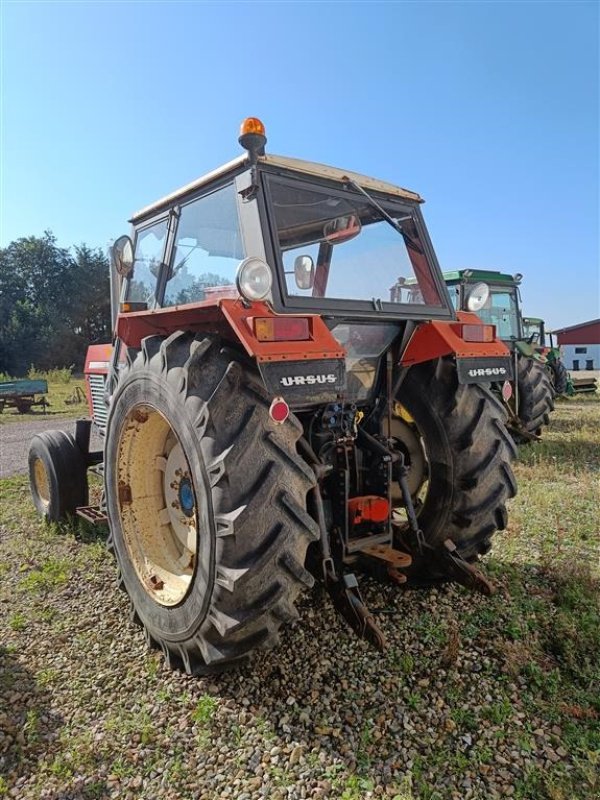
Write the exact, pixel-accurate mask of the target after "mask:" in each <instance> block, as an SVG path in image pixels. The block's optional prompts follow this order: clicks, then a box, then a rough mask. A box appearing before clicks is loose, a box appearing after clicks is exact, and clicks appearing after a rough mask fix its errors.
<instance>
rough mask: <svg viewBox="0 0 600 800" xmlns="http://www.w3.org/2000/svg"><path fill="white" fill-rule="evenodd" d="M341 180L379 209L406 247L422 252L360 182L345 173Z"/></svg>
mask: <svg viewBox="0 0 600 800" xmlns="http://www.w3.org/2000/svg"><path fill="white" fill-rule="evenodd" d="M342 180H343V181H344V183H345V184H347V185H348V186H351V187H352V188H353V189H356V191H357V192H360V194H362V195H363V197H366V198H367V200H368V201H369V203H370V204H371V205H372V206H373V208H375V209H377V211H379V213H380V214H381V216H382V217H383V218H384V220H385V221H386V222H389V224H390V225H391V226H392V228H394V230H396V231H398V233H399V234H400V236H402V238H403V239H404V242H405V243H406V246H407V247H412V249H413V250H416V251H417V252H418V253H422V252H423V250H422V249H421V247H420V245H419V244H418V243H417V242H415V240H414V239H413V238H412V236H410V235H409V234H408V233H407V232H406V231H405V230H404V228H403V227H402V225H400V223H399V222H398V220H397V219H394V217H392V215H391V214H388V212H387V211H386V210H385V208H383V207H382V206H380V205H379V203H378V202H377V200H375V198H374V197H371V195H370V194H369V193H368V192H367V190H366V189H363V187H362V186H361V185H360V183H357V182H356V181H353V180H352V179H351V178H349V177H348V176H347V175H344V177H343V178H342ZM402 219H410V220H412V217H411V216H410V215H409V216H406V217H402Z"/></svg>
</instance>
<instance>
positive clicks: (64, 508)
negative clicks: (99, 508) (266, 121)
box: [29, 431, 88, 522]
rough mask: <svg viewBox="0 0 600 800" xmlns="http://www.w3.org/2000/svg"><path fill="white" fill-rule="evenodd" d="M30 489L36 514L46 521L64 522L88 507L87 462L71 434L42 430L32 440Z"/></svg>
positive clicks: (30, 448)
mask: <svg viewBox="0 0 600 800" xmlns="http://www.w3.org/2000/svg"><path fill="white" fill-rule="evenodd" d="M29 486H30V489H31V496H32V498H33V503H34V505H35V507H36V509H37V511H38V513H39V514H41V516H43V517H44V519H46V520H47V521H48V522H63V521H65V520H66V519H67V517H72V516H74V515H75V512H76V510H77V508H78V507H79V506H86V505H87V504H88V482H87V465H86V460H85V457H84V455H83V453H82V452H81V450H80V448H79V446H78V444H77V442H76V441H75V439H74V437H73V436H71V434H69V433H65V432H64V431H44V432H43V433H39V434H37V435H36V436H34V437H33V439H32V440H31V445H30V446H29Z"/></svg>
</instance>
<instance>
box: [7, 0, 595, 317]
mask: <svg viewBox="0 0 600 800" xmlns="http://www.w3.org/2000/svg"><path fill="white" fill-rule="evenodd" d="M599 7H600V6H599V4H598V3H596V2H577V0H569V2H544V0H537V1H536V2H514V1H513V2H510V1H509V0H502V2H452V0H443V2H377V0H368V1H367V2H253V1H252V0H246V2H227V0H221V1H220V2H216V3H213V2H176V1H175V0H172V1H171V2H110V1H109V0H104V1H103V2H53V1H52V0H44V1H43V2H28V1H27V0H18V2H10V1H7V0H0V15H1V27H2V30H1V49H2V56H1V58H2V64H1V65H2V75H1V89H2V96H1V112H2V139H1V143H0V155H1V163H0V168H1V170H0V171H1V187H0V188H1V197H0V246H6V245H7V244H8V243H9V242H10V241H12V240H14V239H16V238H19V237H21V236H30V235H40V234H42V233H43V231H44V230H47V229H49V230H51V231H52V232H53V233H54V234H55V235H56V237H57V239H58V242H59V244H61V245H62V246H71V245H75V244H81V243H82V242H85V243H86V244H88V245H90V246H93V247H102V248H105V247H106V246H107V244H108V242H109V241H110V240H111V239H114V238H116V237H117V236H119V235H120V234H121V233H126V232H128V230H129V226H128V223H127V220H128V219H129V217H130V216H131V214H132V213H133V212H134V211H136V210H137V209H139V208H141V207H143V206H145V205H147V204H149V203H151V202H152V201H154V200H157V199H158V198H159V197H162V196H163V195H165V194H167V193H168V192H170V191H172V190H173V189H176V188H177V187H179V186H182V185H184V184H185V183H188V182H189V181H191V180H194V179H195V178H197V177H199V176H201V175H202V174H204V173H205V172H208V171H210V170H212V169H214V168H215V167H217V166H219V165H220V164H222V163H224V162H226V161H229V160H230V159H232V158H234V157H235V156H237V155H239V154H240V153H241V152H242V151H241V149H240V147H239V145H238V142H237V137H238V133H239V125H240V122H241V120H242V119H243V118H244V117H247V116H258V117H260V118H261V119H262V120H263V122H264V123H265V126H266V129H267V137H268V143H267V150H268V151H270V152H272V153H278V154H281V155H289V156H294V157H297V158H304V159H308V160H312V161H319V162H322V163H326V164H332V165H334V166H339V167H342V168H345V169H349V170H354V171H356V172H361V173H364V174H367V175H372V176H374V177H378V178H382V179H385V180H387V181H390V182H392V183H396V184H399V185H401V186H404V187H407V188H410V189H413V190H415V191H417V192H419V193H420V194H421V195H422V196H423V197H424V198H425V200H426V203H425V206H424V207H423V212H424V214H425V219H426V221H427V225H428V228H429V232H430V235H431V238H432V240H433V244H434V247H435V250H436V253H437V256H438V260H439V262H440V264H441V266H442V268H443V269H444V270H451V269H458V268H464V267H477V268H480V269H500V270H502V271H505V272H511V273H514V272H521V273H522V274H523V275H524V276H525V277H524V279H523V284H522V295H523V300H524V310H525V312H526V313H527V314H529V315H531V316H541V317H544V318H545V319H546V320H547V323H548V324H549V325H550V326H551V327H559V326H565V325H570V324H574V323H576V322H580V321H584V320H588V319H592V318H595V317H598V316H600V286H599V142H600V132H599V72H600V70H599V55H598V51H599V22H600V20H599Z"/></svg>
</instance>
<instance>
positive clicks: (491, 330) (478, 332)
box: [462, 324, 496, 342]
mask: <svg viewBox="0 0 600 800" xmlns="http://www.w3.org/2000/svg"><path fill="white" fill-rule="evenodd" d="M462 338H463V339H464V341H465V342H493V341H495V339H496V326H495V325H469V324H464V325H463V326H462Z"/></svg>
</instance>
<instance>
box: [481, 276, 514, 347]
mask: <svg viewBox="0 0 600 800" xmlns="http://www.w3.org/2000/svg"><path fill="white" fill-rule="evenodd" d="M477 316H478V317H480V318H481V319H482V320H483V322H486V323H488V324H489V325H495V326H496V334H497V335H498V336H499V337H500V338H501V339H519V338H520V334H519V305H518V302H517V290H516V289H494V287H493V286H490V295H489V297H488V299H487V300H486V303H485V305H484V306H483V308H482V309H480V310H479V311H477Z"/></svg>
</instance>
